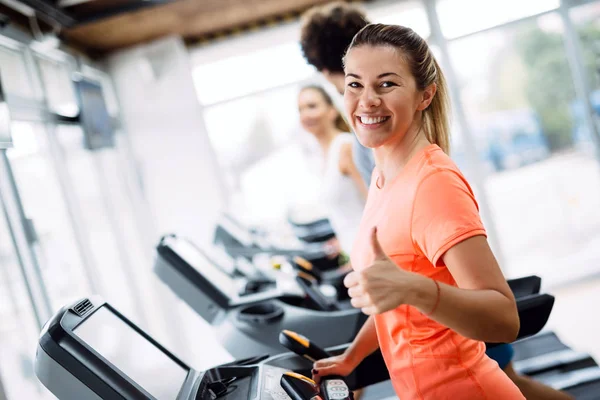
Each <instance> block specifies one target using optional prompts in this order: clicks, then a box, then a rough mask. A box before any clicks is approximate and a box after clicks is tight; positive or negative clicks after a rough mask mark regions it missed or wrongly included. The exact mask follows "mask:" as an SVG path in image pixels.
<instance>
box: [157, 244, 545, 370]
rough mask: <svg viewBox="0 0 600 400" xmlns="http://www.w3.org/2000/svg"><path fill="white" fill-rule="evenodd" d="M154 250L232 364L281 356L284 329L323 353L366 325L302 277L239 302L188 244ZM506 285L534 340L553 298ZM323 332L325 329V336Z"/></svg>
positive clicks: (529, 285)
mask: <svg viewBox="0 0 600 400" xmlns="http://www.w3.org/2000/svg"><path fill="white" fill-rule="evenodd" d="M156 250H157V255H156V258H155V263H154V272H155V273H156V274H157V275H158V277H159V278H160V279H161V280H162V282H163V283H165V284H166V285H167V286H168V287H169V288H170V289H171V290H172V291H173V292H174V293H175V294H176V295H177V296H178V297H179V298H180V299H182V300H183V301H185V302H186V303H187V304H188V305H189V306H190V307H191V308H192V309H193V310H195V311H196V313H198V314H199V315H200V316H201V317H202V318H203V319H204V320H206V321H207V322H208V323H210V324H212V325H213V327H214V329H215V330H216V333H217V335H216V337H217V338H218V339H219V340H220V342H221V344H222V345H223V347H225V349H227V351H228V352H229V353H230V354H231V355H232V356H233V357H235V358H245V357H251V356H256V355H259V354H273V353H274V352H278V351H280V344H279V342H278V335H279V332H281V331H282V330H283V329H288V330H291V331H295V332H298V333H299V334H302V335H304V336H308V337H311V338H313V340H314V341H315V342H316V343H319V344H320V345H321V346H323V347H331V346H336V345H339V344H342V343H349V342H351V341H352V340H353V339H354V337H355V336H356V334H357V333H358V331H359V330H360V328H361V327H362V324H363V323H364V321H366V319H367V316H366V315H365V314H363V313H362V312H361V311H360V310H358V309H355V308H352V306H351V304H350V302H349V301H348V300H342V301H332V300H331V299H330V298H328V297H325V296H324V295H323V294H322V293H321V291H320V290H319V287H318V282H317V281H316V280H311V279H308V277H306V275H304V274H302V273H299V275H298V276H297V277H296V282H297V283H298V286H297V287H296V289H295V290H294V292H293V293H292V292H290V291H286V290H282V289H281V288H278V287H271V288H269V287H268V286H267V287H265V288H264V290H263V291H259V292H256V293H252V294H246V295H241V296H240V295H239V292H238V289H237V288H236V283H235V281H234V280H232V278H231V277H230V276H229V275H227V274H226V273H224V272H223V271H222V269H221V268H219V267H217V266H215V264H214V262H213V261H212V260H211V259H209V257H207V255H206V253H205V252H203V251H202V250H201V249H199V248H198V247H196V246H194V244H193V243H191V242H190V241H188V240H185V239H182V238H178V237H176V236H166V237H163V239H162V240H161V242H160V243H159V244H158V246H157V248H156ZM509 285H510V286H511V288H512V289H513V292H514V293H515V295H516V296H517V297H518V301H517V308H518V311H519V317H520V319H521V328H520V331H519V338H525V337H529V336H532V335H535V334H536V333H538V332H540V330H541V329H542V328H543V327H544V325H545V324H546V322H547V320H548V318H549V316H550V312H551V311H552V307H553V305H554V297H553V296H551V295H549V294H539V293H535V292H538V291H539V285H540V278H539V277H525V278H521V279H517V280H513V281H510V282H509ZM237 287H239V285H238V286H237ZM298 288H299V289H300V291H298ZM323 326H327V327H330V328H329V329H326V330H324V329H323ZM495 345H496V344H491V343H490V344H488V346H495Z"/></svg>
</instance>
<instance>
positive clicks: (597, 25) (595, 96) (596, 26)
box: [570, 2, 600, 154]
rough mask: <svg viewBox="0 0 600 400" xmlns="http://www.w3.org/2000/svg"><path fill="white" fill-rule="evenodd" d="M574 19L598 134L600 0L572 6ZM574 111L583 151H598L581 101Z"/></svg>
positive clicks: (599, 109) (575, 105)
mask: <svg viewBox="0 0 600 400" xmlns="http://www.w3.org/2000/svg"><path fill="white" fill-rule="evenodd" d="M570 17H571V20H572V21H573V24H574V26H575V28H576V30H577V33H578V34H579V43H580V45H581V46H580V48H581V51H582V53H583V54H582V56H583V66H584V69H585V73H586V76H585V78H586V81H587V83H588V85H589V87H588V90H589V92H590V102H591V105H592V109H593V117H594V122H595V124H596V134H598V132H600V2H595V3H591V4H587V5H583V6H580V7H576V8H573V9H571V12H570ZM572 111H573V114H574V118H575V135H574V137H573V139H574V141H575V145H576V146H577V147H578V148H579V149H580V150H581V151H583V152H587V153H589V154H593V153H594V149H595V146H594V142H593V137H592V133H591V132H590V130H589V129H588V127H587V126H586V125H585V123H584V121H585V119H584V114H583V113H584V108H583V107H582V104H580V103H579V102H577V103H576V104H573V106H572Z"/></svg>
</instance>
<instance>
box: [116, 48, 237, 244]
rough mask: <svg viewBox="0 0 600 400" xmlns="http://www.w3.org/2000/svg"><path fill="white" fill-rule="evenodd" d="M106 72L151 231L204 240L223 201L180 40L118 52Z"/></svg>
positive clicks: (216, 168)
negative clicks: (133, 158)
mask: <svg viewBox="0 0 600 400" xmlns="http://www.w3.org/2000/svg"><path fill="white" fill-rule="evenodd" d="M108 68H109V71H110V74H111V75H112V78H113V81H114V84H115V88H116V92H117V97H118V98H119V102H120V105H121V117H122V122H123V124H124V129H125V131H126V132H127V134H128V135H129V137H130V138H131V141H132V145H133V151H134V154H135V156H136V158H137V161H138V162H139V166H140V170H141V174H142V179H143V184H144V191H145V194H146V196H147V199H148V201H149V203H150V206H151V208H152V212H153V213H154V216H155V219H156V226H157V229H158V232H159V233H160V234H163V233H167V232H176V233H178V234H180V235H184V236H187V237H189V238H191V239H194V240H197V241H205V240H207V239H208V238H209V237H211V236H212V232H213V224H214V221H215V218H216V216H217V215H218V213H219V211H220V210H221V207H222V206H223V205H224V204H225V199H226V196H225V193H224V185H223V184H222V182H220V180H219V171H218V166H217V161H216V158H215V155H214V153H213V151H212V148H211V146H210V143H209V139H208V136H207V133H206V128H205V125H204V120H203V117H202V110H201V106H200V104H199V102H198V99H197V96H196V92H195V88H194V82H193V80H192V75H191V68H190V63H189V56H188V52H187V49H186V47H185V45H184V43H183V41H182V40H181V39H180V38H177V37H169V38H166V39H161V40H159V41H157V42H154V43H150V44H146V45H142V46H139V47H135V48H132V49H128V50H125V51H122V52H119V53H117V54H115V55H113V56H111V57H110V58H109V60H108ZM232 117H234V116H232Z"/></svg>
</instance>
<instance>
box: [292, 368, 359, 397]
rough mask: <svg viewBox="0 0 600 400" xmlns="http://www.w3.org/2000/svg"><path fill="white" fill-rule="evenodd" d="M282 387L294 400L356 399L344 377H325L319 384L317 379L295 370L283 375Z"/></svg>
mask: <svg viewBox="0 0 600 400" xmlns="http://www.w3.org/2000/svg"><path fill="white" fill-rule="evenodd" d="M281 387H282V388H283V390H285V392H286V393H287V394H288V395H289V396H290V398H291V399H292V400H354V396H353V395H352V392H351V391H350V389H348V385H347V384H346V382H345V381H344V379H342V378H339V377H335V378H325V379H323V380H322V381H321V384H320V385H317V384H316V383H315V381H313V380H312V379H310V378H307V377H305V376H304V375H300V374H297V373H295V372H285V373H283V375H282V376H281Z"/></svg>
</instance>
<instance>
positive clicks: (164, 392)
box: [35, 297, 341, 400]
mask: <svg viewBox="0 0 600 400" xmlns="http://www.w3.org/2000/svg"><path fill="white" fill-rule="evenodd" d="M282 356H285V357H287V358H288V359H290V360H291V361H289V362H288V364H285V362H284V363H283V364H282V361H281V359H282ZM285 357H283V358H284V359H285ZM298 359H299V357H297V356H291V355H280V356H275V357H272V358H268V357H267V356H263V357H254V358H251V359H246V360H238V361H235V362H233V363H230V364H225V365H221V366H218V367H215V368H212V369H209V370H207V371H196V370H194V369H193V368H191V367H189V366H188V365H186V364H185V363H184V362H183V361H181V360H180V359H179V358H177V357H176V356H175V355H174V354H172V353H171V352H169V351H168V350H167V349H166V348H164V347H163V346H161V345H160V344H159V343H158V342H156V341H155V340H154V339H152V337H150V336H149V335H148V334H146V333H145V332H144V331H142V330H141V329H140V328H139V327H137V326H136V325H135V324H134V323H132V322H131V321H130V320H128V319H127V318H126V317H125V316H123V315H122V314H120V313H119V312H118V311H117V310H116V309H114V308H113V307H112V306H111V305H109V304H107V303H105V302H104V301H102V299H100V298H99V297H91V298H88V299H83V300H81V301H79V302H77V303H75V304H73V305H71V306H69V307H63V308H62V309H61V310H60V311H59V312H58V313H57V314H55V315H54V316H53V317H52V318H51V319H50V320H49V321H48V322H47V323H46V325H45V326H44V328H43V329H42V332H41V334H40V338H39V342H38V347H37V352H36V359H35V372H36V375H37V377H38V379H39V380H40V381H41V382H42V383H43V384H44V386H45V387H46V388H48V389H49V390H50V391H51V392H52V393H53V394H54V395H55V396H56V397H57V398H58V399H60V400H76V399H77V400H80V399H93V400H97V399H110V400H113V399H127V400H129V399H131V400H138V399H140V400H216V399H244V400H245V399H263V400H279V399H289V396H288V395H287V394H286V392H285V390H284V389H283V388H282V386H281V383H280V381H281V377H282V375H283V374H284V373H285V372H288V371H289V370H290V368H283V367H282V366H286V365H287V366H292V367H291V368H293V367H294V366H295V367H296V368H297V367H298V365H299V364H298ZM269 360H273V361H272V362H270V361H269ZM277 360H279V361H277ZM300 361H301V360H300ZM307 379H308V378H307ZM334 383H335V382H334ZM333 386H335V385H333ZM333 386H332V389H331V390H332V391H336V390H338V389H335V388H334V387H333ZM332 393H333V392H332ZM329 398H331V399H337V398H340V399H341V397H335V396H334V397H329Z"/></svg>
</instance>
